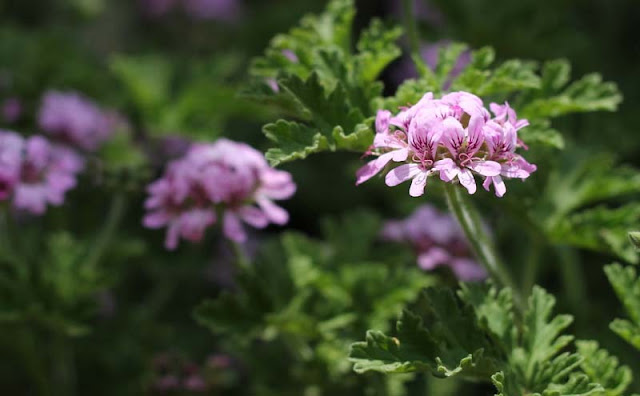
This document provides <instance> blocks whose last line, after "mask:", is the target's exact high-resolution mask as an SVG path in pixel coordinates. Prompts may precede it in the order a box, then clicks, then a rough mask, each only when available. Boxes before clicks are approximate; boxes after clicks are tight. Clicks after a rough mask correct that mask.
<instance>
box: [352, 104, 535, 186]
mask: <svg viewBox="0 0 640 396" xmlns="http://www.w3.org/2000/svg"><path fill="white" fill-rule="evenodd" d="M490 107H491V111H492V112H493V114H494V116H493V117H492V116H491V114H490V113H489V111H488V110H487V109H485V107H484V105H483V103H482V100H481V99H480V98H479V97H477V96H475V95H473V94H470V93H467V92H453V93H450V94H447V95H445V96H443V97H442V98H441V99H434V98H433V94H432V93H427V94H426V95H424V97H423V98H422V99H421V100H420V101H419V102H418V103H417V104H415V105H414V106H411V107H408V108H403V109H401V111H400V112H399V113H398V114H396V115H395V116H394V115H392V114H391V112H389V111H386V110H380V111H378V115H377V117H376V135H375V138H374V141H373V145H372V146H371V149H370V153H371V154H376V155H378V158H376V159H374V160H373V161H371V162H369V163H367V164H366V165H365V166H363V167H362V168H360V169H359V170H358V172H357V181H356V184H360V183H363V182H365V181H367V180H369V179H370V178H372V177H373V176H375V175H376V174H378V173H379V172H380V171H381V170H382V169H383V168H385V166H387V164H389V163H390V162H400V163H403V165H400V166H398V167H396V168H394V169H392V170H391V171H390V172H389V173H388V174H387V175H386V178H385V182H386V184H387V185H388V186H391V187H392V186H397V185H398V184H400V183H402V182H405V181H408V180H411V187H410V189H409V194H410V195H411V196H413V197H419V196H421V195H422V194H424V190H425V187H426V185H427V180H428V179H429V177H430V176H432V175H435V174H438V175H439V176H440V179H441V180H443V181H445V182H450V183H453V182H456V181H459V182H460V184H462V185H463V186H464V187H465V188H466V189H467V191H468V192H469V194H473V193H475V192H476V188H477V186H476V179H475V177H476V175H479V176H481V177H482V178H483V183H482V186H483V187H484V188H485V189H486V190H487V191H488V190H489V189H490V187H491V186H493V188H494V190H495V193H496V195H497V196H498V197H502V196H503V195H504V194H505V192H506V186H505V184H504V181H503V178H507V179H511V178H518V179H522V180H524V179H526V178H528V177H529V175H530V174H531V173H532V172H534V171H535V170H536V166H535V165H533V164H530V163H529V162H527V161H526V160H525V159H524V158H523V157H522V156H520V155H519V154H517V153H516V148H517V147H520V146H523V144H522V143H521V142H520V141H519V140H518V130H520V129H521V128H524V127H525V126H527V125H529V122H528V121H527V120H524V119H520V120H519V119H517V117H516V113H515V111H514V110H513V109H512V108H511V107H509V104H508V103H505V104H504V105H499V104H496V103H492V104H491V105H490Z"/></svg>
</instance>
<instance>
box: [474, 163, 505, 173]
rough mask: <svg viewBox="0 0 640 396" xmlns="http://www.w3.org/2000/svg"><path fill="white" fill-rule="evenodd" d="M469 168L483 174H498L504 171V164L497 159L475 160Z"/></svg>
mask: <svg viewBox="0 0 640 396" xmlns="http://www.w3.org/2000/svg"><path fill="white" fill-rule="evenodd" d="M469 168H471V169H473V170H474V171H475V172H477V173H479V174H481V175H482V176H498V175H499V174H500V172H501V171H502V165H500V164H499V163H497V162H495V161H474V162H472V163H471V164H470V165H469Z"/></svg>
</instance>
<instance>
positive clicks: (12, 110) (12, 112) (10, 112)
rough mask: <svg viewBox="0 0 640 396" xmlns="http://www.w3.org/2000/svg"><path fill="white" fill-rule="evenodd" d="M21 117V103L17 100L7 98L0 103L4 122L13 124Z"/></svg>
mask: <svg viewBox="0 0 640 396" xmlns="http://www.w3.org/2000/svg"><path fill="white" fill-rule="evenodd" d="M21 115H22V102H20V99H18V98H8V99H5V100H4V102H3V103H2V118H3V119H4V121H5V122H7V123H9V124H13V123H14V122H16V121H18V119H19V118H20V116H21Z"/></svg>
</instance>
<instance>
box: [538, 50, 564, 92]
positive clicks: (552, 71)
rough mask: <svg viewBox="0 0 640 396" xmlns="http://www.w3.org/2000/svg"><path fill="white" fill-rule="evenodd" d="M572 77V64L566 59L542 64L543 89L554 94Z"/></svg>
mask: <svg viewBox="0 0 640 396" xmlns="http://www.w3.org/2000/svg"><path fill="white" fill-rule="evenodd" d="M570 78H571V65H570V64H569V62H568V61H567V60H566V59H556V60H552V61H549V62H545V64H544V65H543V66H542V84H541V91H542V93H544V94H553V93H555V92H557V91H559V90H560V89H561V88H562V87H564V86H565V85H566V84H567V83H568V82H569V79H570Z"/></svg>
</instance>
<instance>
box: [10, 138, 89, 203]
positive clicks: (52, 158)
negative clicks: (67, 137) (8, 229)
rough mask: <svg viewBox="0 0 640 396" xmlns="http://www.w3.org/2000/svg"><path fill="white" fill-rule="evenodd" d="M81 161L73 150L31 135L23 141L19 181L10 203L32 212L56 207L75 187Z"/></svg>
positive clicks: (80, 168) (82, 163) (81, 165)
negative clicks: (48, 206)
mask: <svg viewBox="0 0 640 396" xmlns="http://www.w3.org/2000/svg"><path fill="white" fill-rule="evenodd" d="M83 165H84V161H83V159H82V157H80V156H79V155H78V154H77V153H75V152H74V151H73V150H71V149H68V148H66V147H62V146H57V145H54V144H51V143H49V141H47V140H46V139H45V138H44V137H41V136H32V137H30V138H29V139H27V140H26V141H25V147H24V157H23V159H22V166H21V170H20V180H19V181H18V183H17V184H16V186H15V188H14V192H13V206H14V207H15V208H16V209H18V210H24V211H27V212H30V213H32V214H35V215H41V214H43V213H44V212H45V211H46V208H47V205H52V206H59V205H62V203H63V202H64V196H65V194H66V192H67V191H68V190H70V189H72V188H74V187H75V186H76V175H77V173H78V172H80V171H81V170H82V168H83Z"/></svg>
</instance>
